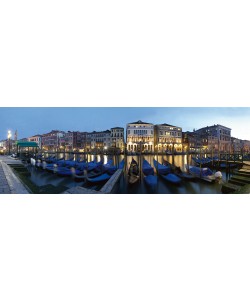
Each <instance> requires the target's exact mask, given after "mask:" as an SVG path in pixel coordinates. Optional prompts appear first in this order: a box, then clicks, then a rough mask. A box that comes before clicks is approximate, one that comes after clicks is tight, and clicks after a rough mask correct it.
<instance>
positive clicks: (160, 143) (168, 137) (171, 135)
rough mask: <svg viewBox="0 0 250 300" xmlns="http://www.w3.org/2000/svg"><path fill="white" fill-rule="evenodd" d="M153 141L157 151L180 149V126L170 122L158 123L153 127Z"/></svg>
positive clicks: (178, 150)
mask: <svg viewBox="0 0 250 300" xmlns="http://www.w3.org/2000/svg"><path fill="white" fill-rule="evenodd" d="M154 132H155V135H154V143H155V146H156V147H157V149H158V151H159V152H165V151H170V152H181V151H182V128H181V127H178V126H173V125H170V124H166V123H164V124H159V125H155V127H154Z"/></svg>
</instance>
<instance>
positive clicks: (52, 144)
mask: <svg viewBox="0 0 250 300" xmlns="http://www.w3.org/2000/svg"><path fill="white" fill-rule="evenodd" d="M64 134H65V132H64V131H60V130H52V131H51V132H49V133H45V134H43V135H42V149H43V150H45V151H57V150H58V149H59V145H60V142H59V141H60V138H61V137H63V136H64Z"/></svg>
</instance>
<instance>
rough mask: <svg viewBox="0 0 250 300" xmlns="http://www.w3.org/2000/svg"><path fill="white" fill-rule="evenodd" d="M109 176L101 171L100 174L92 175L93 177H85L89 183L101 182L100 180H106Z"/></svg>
mask: <svg viewBox="0 0 250 300" xmlns="http://www.w3.org/2000/svg"><path fill="white" fill-rule="evenodd" d="M110 178H111V175H109V174H107V173H103V174H102V175H100V176H97V177H93V178H89V177H86V179H87V181H88V182H89V183H102V182H105V181H108V180H109V179H110Z"/></svg>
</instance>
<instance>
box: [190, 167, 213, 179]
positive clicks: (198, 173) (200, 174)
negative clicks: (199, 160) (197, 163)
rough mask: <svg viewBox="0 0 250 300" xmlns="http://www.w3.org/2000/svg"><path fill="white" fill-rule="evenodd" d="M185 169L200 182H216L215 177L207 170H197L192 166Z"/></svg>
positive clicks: (197, 168)
mask: <svg viewBox="0 0 250 300" xmlns="http://www.w3.org/2000/svg"><path fill="white" fill-rule="evenodd" d="M186 169H187V170H188V171H189V172H190V173H191V174H192V175H194V176H195V177H197V178H200V179H202V180H205V181H208V182H213V181H215V180H216V177H215V176H214V174H213V172H212V170H211V169H209V168H199V167H194V166H189V167H188V166H187V165H186Z"/></svg>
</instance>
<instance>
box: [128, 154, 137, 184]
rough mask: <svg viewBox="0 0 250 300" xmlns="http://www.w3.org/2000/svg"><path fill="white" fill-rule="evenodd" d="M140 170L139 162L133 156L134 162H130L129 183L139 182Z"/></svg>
mask: <svg viewBox="0 0 250 300" xmlns="http://www.w3.org/2000/svg"><path fill="white" fill-rule="evenodd" d="M139 175H140V171H139V166H138V163H137V162H136V161H135V160H134V159H133V158H132V162H131V163H130V166H129V170H128V183H130V184H134V183H136V182H138V180H139V179H140V176H139Z"/></svg>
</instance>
